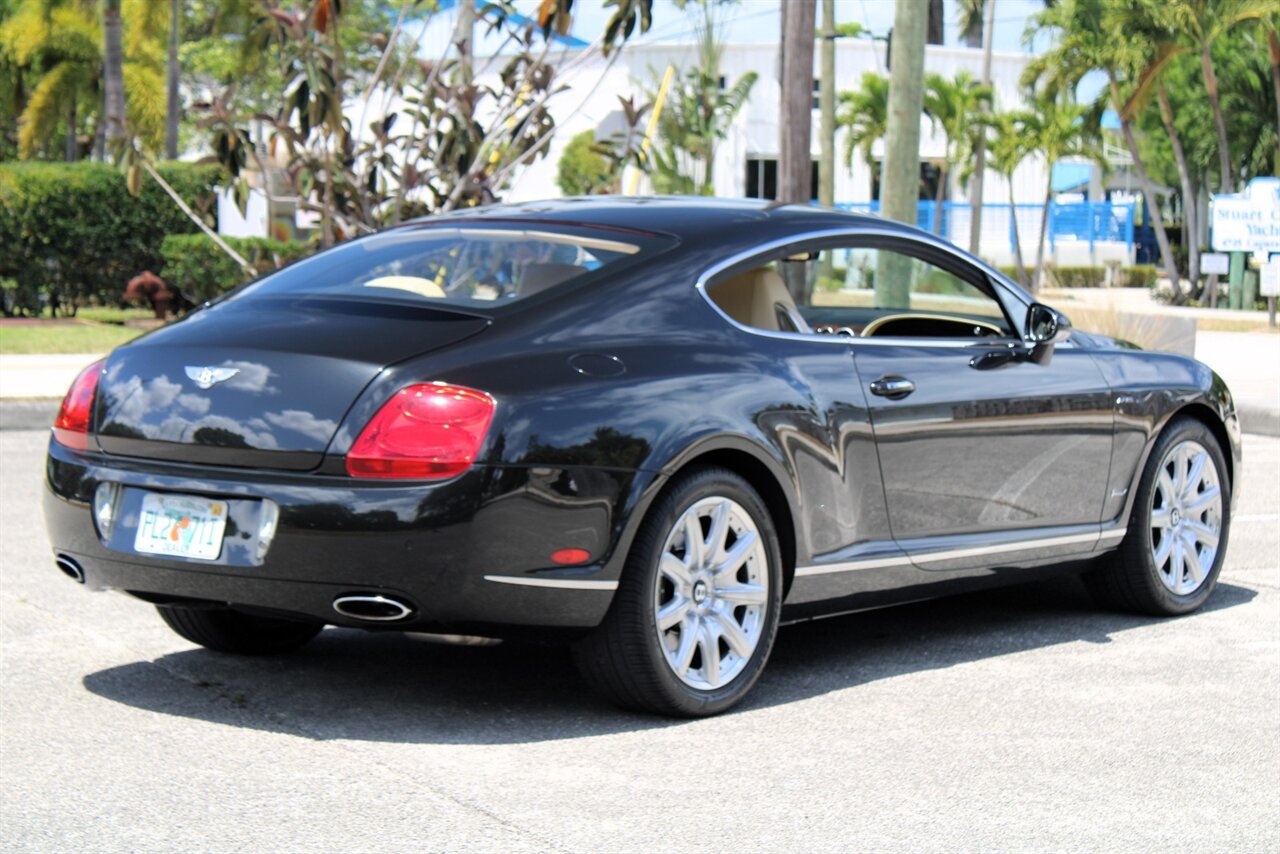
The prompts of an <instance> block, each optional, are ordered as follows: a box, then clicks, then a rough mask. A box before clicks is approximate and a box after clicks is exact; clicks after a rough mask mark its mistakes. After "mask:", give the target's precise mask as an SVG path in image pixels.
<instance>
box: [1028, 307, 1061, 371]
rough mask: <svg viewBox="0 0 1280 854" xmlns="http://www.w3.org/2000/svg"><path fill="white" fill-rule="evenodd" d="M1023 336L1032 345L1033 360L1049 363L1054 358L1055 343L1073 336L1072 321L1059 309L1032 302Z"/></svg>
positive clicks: (1038, 362) (1041, 363)
mask: <svg viewBox="0 0 1280 854" xmlns="http://www.w3.org/2000/svg"><path fill="white" fill-rule="evenodd" d="M1023 337H1024V338H1025V339H1026V341H1027V343H1028V344H1030V345H1031V361H1033V362H1035V363H1036V364H1038V365H1047V364H1049V360H1050V359H1051V358H1053V345H1054V344H1060V343H1062V342H1063V341H1066V340H1068V339H1069V338H1070V337H1071V321H1070V320H1068V319H1067V316H1066V315H1065V314H1063V313H1062V312H1060V311H1058V310H1057V309H1052V308H1049V306H1047V305H1044V304H1043V303H1038V302H1037V303H1032V304H1031V307H1030V308H1028V309H1027V331H1026V333H1025V335H1024V336H1023Z"/></svg>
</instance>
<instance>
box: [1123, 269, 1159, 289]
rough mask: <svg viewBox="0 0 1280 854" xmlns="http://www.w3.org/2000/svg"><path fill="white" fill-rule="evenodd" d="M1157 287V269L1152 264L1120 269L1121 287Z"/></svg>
mask: <svg viewBox="0 0 1280 854" xmlns="http://www.w3.org/2000/svg"><path fill="white" fill-rule="evenodd" d="M1155 285H1156V268H1155V266H1154V265H1151V264H1139V265H1138V266H1136V267H1121V268H1120V287H1122V288H1153V287H1155Z"/></svg>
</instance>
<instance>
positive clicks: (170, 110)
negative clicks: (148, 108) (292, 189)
mask: <svg viewBox="0 0 1280 854" xmlns="http://www.w3.org/2000/svg"><path fill="white" fill-rule="evenodd" d="M181 27H182V17H181V10H180V8H179V3H178V0H169V66H168V69H167V77H168V80H167V81H166V82H167V83H168V89H169V93H168V94H169V99H168V104H167V106H166V111H165V121H164V154H165V157H167V158H169V159H170V160H177V159H178V120H179V117H180V116H179V114H180V112H181V110H182V102H181V101H180V100H179V99H178V74H179V68H178V34H179V30H180V28H181ZM263 180H264V181H265V180H266V178H265V176H264V178H263Z"/></svg>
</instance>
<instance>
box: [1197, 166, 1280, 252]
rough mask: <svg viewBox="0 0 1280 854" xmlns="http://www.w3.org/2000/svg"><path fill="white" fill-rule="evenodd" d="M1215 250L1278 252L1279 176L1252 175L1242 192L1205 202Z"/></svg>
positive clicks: (1279, 229)
mask: <svg viewBox="0 0 1280 854" xmlns="http://www.w3.org/2000/svg"><path fill="white" fill-rule="evenodd" d="M1209 223H1210V227H1211V228H1212V229H1213V238H1212V241H1211V242H1212V244H1213V248H1214V249H1215V250H1217V251H1218V252H1280V178H1254V179H1253V180H1252V181H1250V182H1249V186H1248V187H1247V188H1245V191H1244V192H1243V193H1233V194H1223V195H1221V196H1214V198H1213V200H1212V201H1211V202H1209Z"/></svg>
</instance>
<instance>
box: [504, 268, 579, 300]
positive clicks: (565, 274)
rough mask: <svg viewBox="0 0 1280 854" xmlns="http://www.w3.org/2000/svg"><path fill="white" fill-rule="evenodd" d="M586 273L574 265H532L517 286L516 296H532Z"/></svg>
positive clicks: (526, 269) (525, 270) (525, 269)
mask: <svg viewBox="0 0 1280 854" xmlns="http://www.w3.org/2000/svg"><path fill="white" fill-rule="evenodd" d="M585 272H587V271H586V269H585V268H583V267H577V266H574V265H573V264H530V265H529V266H527V267H525V268H524V273H522V274H521V276H520V281H519V282H518V283H517V284H516V295H517V296H522V297H527V296H531V295H533V294H536V293H540V292H542V291H545V290H546V289H547V288H551V287H555V286H556V285H558V284H560V283H561V282H567V281H569V280H570V279H572V278H573V277H574V276H577V275H580V274H581V273H585Z"/></svg>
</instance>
